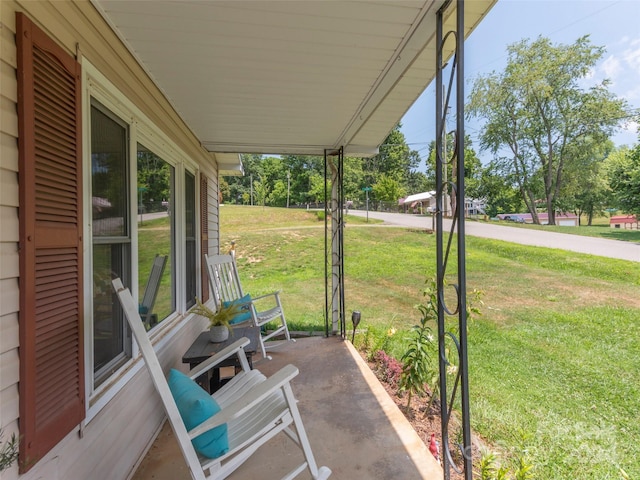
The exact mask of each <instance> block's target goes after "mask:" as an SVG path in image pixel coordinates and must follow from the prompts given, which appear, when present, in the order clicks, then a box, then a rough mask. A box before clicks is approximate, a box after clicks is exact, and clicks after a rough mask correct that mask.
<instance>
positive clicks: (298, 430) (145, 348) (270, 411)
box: [112, 278, 331, 480]
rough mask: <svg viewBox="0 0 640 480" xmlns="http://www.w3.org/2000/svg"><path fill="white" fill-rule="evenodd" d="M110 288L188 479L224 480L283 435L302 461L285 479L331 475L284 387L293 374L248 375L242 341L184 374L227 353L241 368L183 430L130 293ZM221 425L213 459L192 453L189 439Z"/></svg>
mask: <svg viewBox="0 0 640 480" xmlns="http://www.w3.org/2000/svg"><path fill="white" fill-rule="evenodd" d="M112 283H113V287H114V289H115V291H116V293H117V294H118V298H119V299H120V303H121V305H122V308H123V309H124V313H125V316H126V318H127V320H128V322H129V325H130V327H131V330H132V332H133V335H134V337H135V339H136V342H137V343H138V346H139V347H140V351H141V352H142V356H143V358H144V361H145V364H146V366H147V369H148V370H149V373H150V374H151V378H152V380H153V383H154V385H155V387H156V390H157V391H158V393H159V394H160V397H161V399H162V403H163V405H164V408H165V411H166V413H167V416H168V418H169V422H170V424H171V427H172V429H173V432H174V434H175V437H176V440H177V441H178V444H179V445H180V449H181V451H182V454H183V456H184V459H185V461H186V463H187V465H188V467H189V470H190V472H191V477H192V478H193V480H206V479H224V478H227V477H228V476H229V475H230V474H231V473H232V472H233V471H234V470H236V469H237V468H238V467H239V466H240V465H242V464H243V463H244V462H245V461H246V460H247V459H248V458H249V457H250V456H251V455H253V453H254V452H255V451H256V450H257V449H258V448H259V447H260V446H262V445H263V444H265V443H266V442H267V441H268V440H269V439H271V438H272V437H274V436H275V435H277V434H278V433H280V432H283V431H284V432H285V433H286V434H287V435H288V436H289V437H290V438H291V439H292V440H293V441H294V442H295V443H296V444H297V445H298V446H299V447H300V449H301V450H302V453H303V455H304V459H305V461H304V462H303V463H301V464H300V465H299V466H298V467H296V468H295V469H294V470H293V471H291V472H290V473H289V474H288V475H287V476H285V477H284V478H285V479H293V478H295V477H297V476H298V475H299V474H300V473H302V472H303V471H305V470H308V471H309V472H310V473H311V476H312V478H313V479H314V480H326V479H327V478H328V477H329V475H331V470H330V469H329V468H327V467H320V468H318V466H317V464H316V462H315V459H314V456H313V452H312V450H311V445H310V444H309V440H308V438H307V434H306V432H305V430H304V426H303V424H302V418H301V417H300V412H299V411H298V407H297V404H296V399H295V397H294V395H293V391H292V390H291V385H290V382H291V379H292V378H294V377H295V376H296V375H297V374H298V369H297V368H296V367H294V366H293V365H287V366H285V367H283V368H282V369H280V370H279V371H278V372H276V373H275V374H274V375H272V376H271V377H269V378H266V377H265V376H264V375H262V374H261V373H260V372H259V371H257V370H250V369H249V363H248V361H247V358H246V355H245V353H244V346H245V345H247V344H248V343H249V340H248V339H246V338H243V339H240V340H238V341H236V342H234V344H233V345H230V346H229V347H227V348H225V349H224V350H223V351H221V352H220V353H219V354H217V355H214V356H213V357H211V358H210V359H209V360H207V361H206V362H204V363H202V364H200V365H198V367H196V368H194V369H193V370H192V371H190V372H189V373H188V376H189V377H190V378H191V379H195V378H196V377H198V376H200V375H201V374H202V373H204V372H205V371H207V370H208V369H210V368H213V367H214V366H215V365H217V364H218V363H220V362H221V361H222V360H224V359H225V358H228V357H229V356H231V355H233V354H236V355H238V358H239V359H240V364H241V366H242V369H243V371H242V372H241V373H239V374H238V375H236V376H235V377H234V378H233V379H232V380H231V381H230V382H229V383H227V384H226V385H225V386H224V387H222V388H221V389H220V390H218V391H217V392H216V393H215V394H214V395H212V397H213V398H214V399H215V400H216V402H217V403H218V405H219V407H220V411H219V412H218V413H216V414H214V415H213V416H212V417H210V418H209V419H208V420H205V421H204V422H202V423H201V424H200V425H198V426H196V427H195V428H192V429H191V430H190V431H187V428H186V426H185V423H184V421H183V419H182V417H181V415H180V412H179V410H178V406H177V404H176V401H175V400H174V397H173V395H172V393H171V390H170V389H169V384H168V383H167V380H166V378H165V376H164V373H163V371H162V368H161V366H160V363H159V361H158V358H157V356H156V354H155V351H154V349H153V346H152V345H151V341H150V340H149V337H148V335H147V332H146V331H145V329H144V324H143V323H142V322H141V320H140V315H139V313H138V306H137V305H136V303H135V301H134V300H133V297H132V296H131V292H130V291H129V289H127V288H125V287H124V286H123V285H122V282H121V280H120V279H119V278H116V279H114V280H113V282H112ZM224 424H227V432H228V433H227V435H228V441H229V450H228V451H227V452H226V453H224V454H223V455H221V456H220V457H218V458H205V457H203V456H202V455H200V454H198V453H197V452H196V449H195V448H194V445H193V443H192V441H191V440H192V439H194V438H196V437H198V436H200V435H201V434H203V433H205V432H208V431H210V430H212V429H214V428H215V427H218V426H220V425H224ZM292 427H293V428H292Z"/></svg>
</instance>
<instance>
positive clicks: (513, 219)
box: [504, 215, 524, 223]
mask: <svg viewBox="0 0 640 480" xmlns="http://www.w3.org/2000/svg"><path fill="white" fill-rule="evenodd" d="M504 219H505V220H506V221H507V222H515V223H524V218H522V217H519V216H517V215H507V216H505V217H504Z"/></svg>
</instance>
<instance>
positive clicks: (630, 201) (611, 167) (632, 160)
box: [605, 143, 640, 217]
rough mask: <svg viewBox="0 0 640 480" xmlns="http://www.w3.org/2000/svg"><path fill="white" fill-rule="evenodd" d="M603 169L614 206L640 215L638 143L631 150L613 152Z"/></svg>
mask: <svg viewBox="0 0 640 480" xmlns="http://www.w3.org/2000/svg"><path fill="white" fill-rule="evenodd" d="M605 169H606V171H607V177H608V180H609V185H610V187H611V190H612V191H613V197H614V201H615V203H616V206H617V207H618V208H620V209H621V210H622V211H623V212H625V213H629V214H635V215H636V216H637V217H640V143H639V144H638V145H636V146H635V148H634V149H633V150H630V151H627V150H625V149H623V150H621V151H618V152H614V154H612V155H610V156H609V158H607V161H606V166H605Z"/></svg>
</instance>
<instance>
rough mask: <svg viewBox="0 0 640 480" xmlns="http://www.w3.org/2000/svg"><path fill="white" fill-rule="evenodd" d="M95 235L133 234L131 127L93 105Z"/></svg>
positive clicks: (92, 155) (93, 205)
mask: <svg viewBox="0 0 640 480" xmlns="http://www.w3.org/2000/svg"><path fill="white" fill-rule="evenodd" d="M91 191H92V199H91V201H92V212H93V215H92V216H93V236H94V237H96V236H100V237H113V236H128V235H129V226H128V223H129V221H128V219H129V203H128V195H127V192H128V188H127V129H126V127H125V126H123V125H120V124H119V123H117V122H115V121H114V120H112V119H111V118H110V117H109V116H107V115H106V114H105V113H103V112H102V111H100V110H98V108H96V107H95V106H94V107H92V108H91Z"/></svg>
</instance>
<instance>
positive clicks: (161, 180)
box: [137, 147, 171, 211]
mask: <svg viewBox="0 0 640 480" xmlns="http://www.w3.org/2000/svg"><path fill="white" fill-rule="evenodd" d="M137 157H138V165H137V169H138V174H137V175H138V189H139V199H138V200H139V202H141V203H142V204H143V205H144V207H145V208H146V209H147V211H159V210H161V209H162V205H161V203H162V201H163V200H166V201H169V200H170V199H171V186H170V183H171V167H170V166H169V164H168V163H167V162H165V161H164V160H163V159H162V158H160V157H159V156H158V155H156V154H155V153H153V152H152V151H150V150H146V149H144V148H143V147H140V148H139V150H138V154H137Z"/></svg>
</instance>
